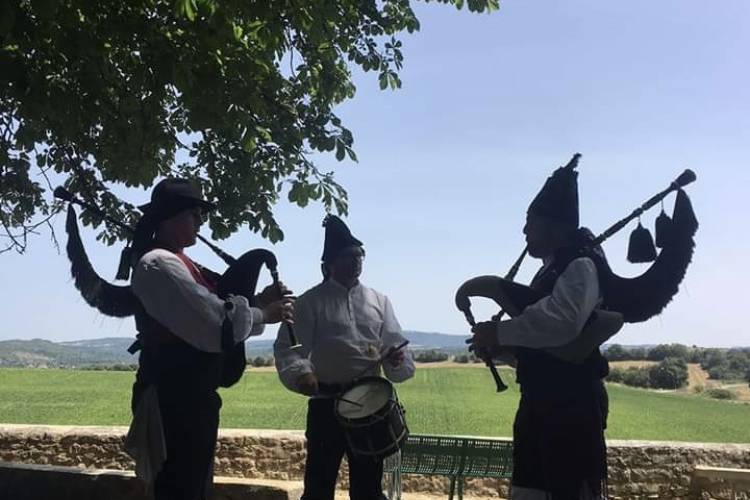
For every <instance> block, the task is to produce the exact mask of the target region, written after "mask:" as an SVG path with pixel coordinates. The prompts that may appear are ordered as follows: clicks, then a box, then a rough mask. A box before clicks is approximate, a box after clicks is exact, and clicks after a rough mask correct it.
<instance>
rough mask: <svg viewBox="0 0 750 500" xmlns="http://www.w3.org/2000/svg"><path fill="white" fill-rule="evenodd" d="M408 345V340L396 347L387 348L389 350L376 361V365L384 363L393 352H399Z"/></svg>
mask: <svg viewBox="0 0 750 500" xmlns="http://www.w3.org/2000/svg"><path fill="white" fill-rule="evenodd" d="M408 344H409V341H408V340H404V341H403V342H401V343H400V344H399V345H397V346H395V347H394V346H391V347H389V348H388V350H387V351H386V352H385V354H383V355H382V356H381V357H380V359H379V360H378V363H382V362H383V361H385V360H386V359H387V358H388V357H389V356H390V355H391V354H393V353H394V352H396V351H400V350H401V349H403V348H404V347H406V346H407V345H408Z"/></svg>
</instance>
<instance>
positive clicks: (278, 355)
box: [274, 215, 414, 500]
mask: <svg viewBox="0 0 750 500" xmlns="http://www.w3.org/2000/svg"><path fill="white" fill-rule="evenodd" d="M324 226H325V228H326V229H325V244H324V251H323V257H322V261H323V263H322V269H323V275H324V280H323V282H322V283H320V284H319V285H317V286H315V287H313V288H311V289H310V290H308V291H307V292H305V293H304V294H302V295H301V296H300V297H299V298H298V299H297V301H296V304H295V323H294V331H295V334H296V336H297V338H298V339H299V342H300V345H299V346H297V347H296V348H295V347H294V346H292V345H291V344H290V340H289V339H290V337H289V332H288V327H286V326H282V327H281V328H280V329H279V334H278V337H277V340H276V342H275V344H274V356H275V359H276V368H277V370H278V373H279V377H280V379H281V381H282V383H283V384H284V385H285V386H286V387H287V388H288V389H290V390H292V391H295V392H299V393H302V394H305V395H308V396H310V399H309V402H308V413H307V430H306V433H305V435H306V437H307V462H306V464H305V487H304V494H303V496H302V498H303V499H305V500H333V498H334V489H335V486H336V478H337V475H338V470H339V465H340V463H341V459H342V457H343V455H344V454H346V456H347V460H348V463H349V482H350V486H349V495H350V498H351V499H352V500H381V499H383V498H384V496H383V492H382V488H381V481H382V476H383V462H382V458H380V457H379V456H377V454H375V455H372V456H363V455H362V454H361V453H360V452H359V451H361V450H357V449H355V448H354V445H353V444H352V442H351V441H350V440H349V437H348V436H347V435H345V433H346V431H345V429H344V428H343V427H342V424H341V422H340V421H339V420H337V411H338V410H337V407H336V404H337V401H339V400H340V396H341V394H342V393H343V392H344V391H345V390H346V389H347V387H350V386H351V385H352V383H354V382H355V381H356V380H357V379H361V378H365V379H366V378H368V376H369V378H370V379H373V377H372V375H376V374H378V372H379V371H380V365H381V361H382V368H383V371H384V372H385V376H386V377H387V378H388V379H390V380H392V381H394V382H402V381H404V380H406V379H408V378H410V377H412V376H413V375H414V362H413V360H412V356H411V353H410V352H409V351H408V350H406V349H403V348H401V349H394V348H395V347H398V346H401V347H403V345H404V340H405V339H404V337H403V336H402V335H401V327H400V326H399V324H398V321H397V320H396V316H395V314H394V311H393V307H392V306H391V303H390V301H389V300H388V297H386V296H385V295H383V294H381V293H379V292H377V291H375V290H373V289H372V288H369V287H366V286H365V285H363V284H361V283H360V281H359V276H360V274H361V273H362V261H363V260H364V257H365V252H364V248H363V247H362V242H361V241H359V240H358V239H357V238H355V237H354V236H352V234H351V232H350V231H349V228H347V227H346V225H345V224H344V222H343V221H341V219H339V218H338V217H336V216H333V215H329V216H327V217H326V219H325V221H324ZM380 381H381V384H378V386H377V388H382V387H383V384H386V385H389V384H388V383H387V382H386V381H384V380H382V379H380ZM363 396H365V397H366V396H367V394H364V395H363ZM365 399H366V398H365ZM345 401H347V404H350V405H356V406H354V407H352V408H354V409H356V408H357V407H359V406H361V403H358V402H357V401H349V400H345ZM361 401H362V400H360V402H361ZM399 429H400V430H401V431H402V432H403V433H402V437H403V439H405V438H406V433H405V427H400V428H399ZM364 432H366V431H364ZM366 437H368V438H369V437H372V442H375V441H376V440H377V436H375V435H371V436H366ZM368 441H369V439H368ZM368 451H370V450H368Z"/></svg>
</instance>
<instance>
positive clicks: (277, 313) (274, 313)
mask: <svg viewBox="0 0 750 500" xmlns="http://www.w3.org/2000/svg"><path fill="white" fill-rule="evenodd" d="M280 321H283V322H285V323H292V324H293V323H294V298H292V297H284V298H283V299H281V300H277V301H275V302H271V303H270V304H268V305H267V306H265V307H264V308H263V322H264V323H279V322H280Z"/></svg>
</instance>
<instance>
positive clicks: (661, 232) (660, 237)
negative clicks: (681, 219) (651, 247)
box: [654, 208, 672, 248]
mask: <svg viewBox="0 0 750 500" xmlns="http://www.w3.org/2000/svg"><path fill="white" fill-rule="evenodd" d="M654 226H655V227H654V233H655V235H656V246H657V247H659V248H664V247H665V246H666V245H667V244H668V242H669V239H670V238H671V232H672V219H671V218H670V217H669V216H668V215H667V213H666V212H665V211H664V209H663V208H662V210H661V213H660V214H659V216H658V217H657V218H656V222H655V224H654Z"/></svg>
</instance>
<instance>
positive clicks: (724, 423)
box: [0, 367, 750, 443]
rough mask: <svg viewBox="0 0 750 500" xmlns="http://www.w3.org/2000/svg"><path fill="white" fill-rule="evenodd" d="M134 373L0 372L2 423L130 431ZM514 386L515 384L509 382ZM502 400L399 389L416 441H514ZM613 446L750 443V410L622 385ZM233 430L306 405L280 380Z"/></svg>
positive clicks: (489, 390) (246, 400) (226, 419)
mask: <svg viewBox="0 0 750 500" xmlns="http://www.w3.org/2000/svg"><path fill="white" fill-rule="evenodd" d="M133 375H134V374H133V373H132V372H102V371H75V370H43V369H0V423H19V424H65V425H128V423H129V421H130V414H129V411H130V410H129V408H130V406H129V404H130V387H131V384H132V382H133ZM503 378H504V379H505V380H506V382H510V381H511V380H512V379H513V376H512V373H510V372H507V371H506V372H505V373H504V377H503ZM510 385H511V388H510V390H508V391H507V392H505V393H502V394H496V393H495V392H494V389H493V384H492V380H491V378H490V376H489V373H488V372H487V371H486V370H483V369H478V368H476V367H465V368H463V367H461V368H439V369H437V368H430V369H419V370H417V375H416V377H415V378H414V379H413V380H410V381H408V382H406V383H404V384H401V385H400V386H398V387H399V396H400V399H401V401H402V402H403V403H404V406H405V407H406V411H407V419H408V422H409V426H410V428H411V430H412V432H416V433H431V434H464V435H480V436H510V435H511V423H512V420H513V415H514V412H515V408H516V405H517V404H518V388H517V387H515V385H513V384H510ZM609 393H610V404H611V406H610V409H611V413H610V426H609V430H608V431H607V436H608V437H609V438H610V439H647V440H673V441H696V442H735V443H747V442H750V405H748V404H741V403H732V402H725V401H714V400H709V399H705V398H701V397H698V396H691V395H681V394H665V393H655V392H651V391H646V390H640V389H631V388H627V387H622V386H617V385H613V386H610V387H609ZM222 397H223V399H224V407H223V409H222V425H223V426H224V427H243V428H273V429H302V428H303V425H304V417H305V409H306V404H305V398H303V397H302V396H299V395H296V394H292V393H290V392H289V391H287V390H285V389H284V388H283V387H282V386H281V384H280V383H279V382H278V379H277V377H276V374H275V373H273V372H250V373H248V374H246V376H245V377H244V378H243V380H242V381H241V382H240V383H239V384H238V385H237V386H235V387H233V388H232V389H229V390H225V391H223V393H222Z"/></svg>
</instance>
